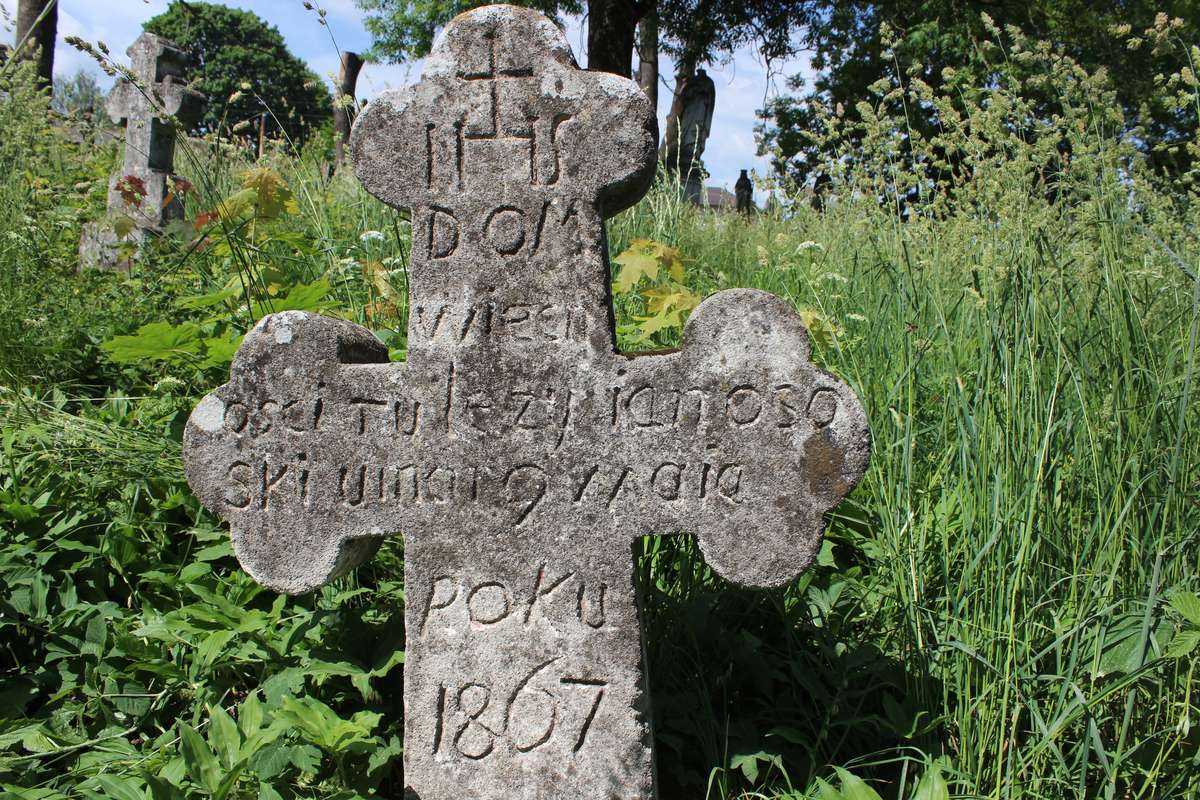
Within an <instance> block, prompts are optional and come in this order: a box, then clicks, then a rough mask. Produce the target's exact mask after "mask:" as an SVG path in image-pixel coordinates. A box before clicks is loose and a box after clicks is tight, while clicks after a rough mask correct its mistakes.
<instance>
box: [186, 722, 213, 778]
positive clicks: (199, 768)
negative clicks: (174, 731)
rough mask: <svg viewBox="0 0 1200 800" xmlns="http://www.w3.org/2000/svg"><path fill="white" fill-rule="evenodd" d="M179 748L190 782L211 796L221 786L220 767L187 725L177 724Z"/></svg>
mask: <svg viewBox="0 0 1200 800" xmlns="http://www.w3.org/2000/svg"><path fill="white" fill-rule="evenodd" d="M179 747H180V750H182V752H183V758H184V761H185V762H186V763H187V770H188V775H190V776H191V778H192V780H193V781H195V782H196V783H198V784H200V785H201V786H203V787H204V788H205V789H207V790H208V793H209V794H213V793H214V792H216V791H217V789H218V788H220V786H221V765H220V764H218V763H217V759H216V756H214V755H213V753H212V751H211V750H209V749H208V745H207V744H205V742H204V740H203V739H201V738H200V734H198V733H196V730H195V729H194V728H192V726H190V725H188V724H187V723H184V722H180V723H179Z"/></svg>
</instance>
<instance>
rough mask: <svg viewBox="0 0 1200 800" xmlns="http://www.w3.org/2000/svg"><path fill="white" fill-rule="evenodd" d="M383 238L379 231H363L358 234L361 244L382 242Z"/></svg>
mask: <svg viewBox="0 0 1200 800" xmlns="http://www.w3.org/2000/svg"><path fill="white" fill-rule="evenodd" d="M385 238H387V237H385V236H384V235H383V233H382V232H381V231H363V232H362V233H361V234H359V237H358V240H359V241H360V242H362V243H363V244H366V243H367V242H382V241H383V240H384V239H385Z"/></svg>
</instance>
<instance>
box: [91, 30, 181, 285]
mask: <svg viewBox="0 0 1200 800" xmlns="http://www.w3.org/2000/svg"><path fill="white" fill-rule="evenodd" d="M125 52H126V53H127V54H128V55H129V59H130V72H131V73H132V74H133V76H134V78H135V79H136V83H134V82H132V81H130V80H122V81H120V82H119V83H118V84H117V85H116V87H114V88H113V90H112V92H111V93H110V94H109V95H108V98H107V99H106V101H105V109H106V110H107V111H108V115H109V116H110V117H111V118H112V121H113V122H114V123H116V124H118V125H121V124H123V125H124V126H125V160H124V163H123V164H122V166H121V169H120V170H119V171H118V172H117V173H116V174H114V175H113V176H112V178H111V179H110V181H109V187H108V211H109V214H110V215H111V216H114V217H117V216H121V215H125V216H128V217H131V218H132V219H133V221H134V224H135V227H134V229H133V232H132V233H131V238H132V239H133V241H134V242H135V243H141V241H142V240H143V239H144V238H145V235H146V233H148V232H149V233H155V232H157V231H158V230H160V229H161V227H162V225H163V223H165V222H167V221H169V220H171V219H179V218H181V217H182V216H183V205H182V204H181V203H180V202H179V199H178V197H177V196H176V194H175V193H174V191H173V186H172V182H173V180H174V177H175V176H174V175H173V172H174V170H175V137H176V124H177V123H182V124H184V125H187V124H191V123H193V122H195V121H196V120H197V119H199V117H200V114H201V113H202V112H203V108H204V95H202V94H200V93H199V92H196V91H193V90H192V89H189V88H187V87H186V86H185V85H184V84H183V75H184V71H185V69H186V67H187V64H188V54H187V51H185V50H183V49H181V48H180V47H179V46H178V45H176V44H175V43H174V42H171V41H170V40H168V39H164V38H163V37H161V36H156V35H154V34H153V33H143V34H142V35H141V36H139V37H138V38H137V39H136V40H135V41H134V43H133V44H131V45H130V46H129V49H128V50H126V51H125ZM129 177H132V178H135V179H136V181H137V182H140V186H139V185H137V183H136V182H129V181H128V180H127V179H128V178H129ZM130 184H132V188H134V189H135V190H136V191H135V194H141V190H142V189H144V190H145V194H144V196H142V197H141V198H140V202H134V203H129V202H127V197H129V196H130V194H129V189H130ZM123 190H124V192H125V194H124V195H123ZM118 244H119V241H118V237H117V235H116V232H115V231H114V230H113V224H112V220H105V221H101V222H94V223H90V224H89V225H87V226H85V228H84V231H83V235H82V237H81V238H80V243H79V257H80V263H81V265H83V266H94V267H99V268H101V269H112V268H115V267H121V268H128V266H129V263H128V261H127V260H123V259H122V258H121V256H120V254H119V252H118Z"/></svg>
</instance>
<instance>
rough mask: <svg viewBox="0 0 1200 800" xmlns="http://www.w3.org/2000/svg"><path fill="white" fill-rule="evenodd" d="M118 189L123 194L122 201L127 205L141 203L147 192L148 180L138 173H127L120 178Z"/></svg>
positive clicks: (117, 184)
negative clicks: (140, 176)
mask: <svg viewBox="0 0 1200 800" xmlns="http://www.w3.org/2000/svg"><path fill="white" fill-rule="evenodd" d="M116 190H117V193H118V194H120V195H121V201H122V202H123V203H125V205H127V206H136V205H139V204H140V203H141V202H142V198H144V197H145V196H146V192H147V190H146V182H145V181H144V180H142V179H141V178H139V177H138V176H137V175H125V176H124V177H121V178H118V179H117V183H116Z"/></svg>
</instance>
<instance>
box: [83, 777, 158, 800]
mask: <svg viewBox="0 0 1200 800" xmlns="http://www.w3.org/2000/svg"><path fill="white" fill-rule="evenodd" d="M93 780H95V781H96V784H97V785H98V786H99V787H100V788H101V789H102V790H103V791H104V794H105V796H106V797H111V798H112V800H146V795H145V794H144V793H143V792H142V790H141V789H140V788H138V786H137V785H136V784H135V783H133V781H131V780H129V779H128V778H118V777H117V776H116V775H97V776H96V777H95V778H94V779H93Z"/></svg>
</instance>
